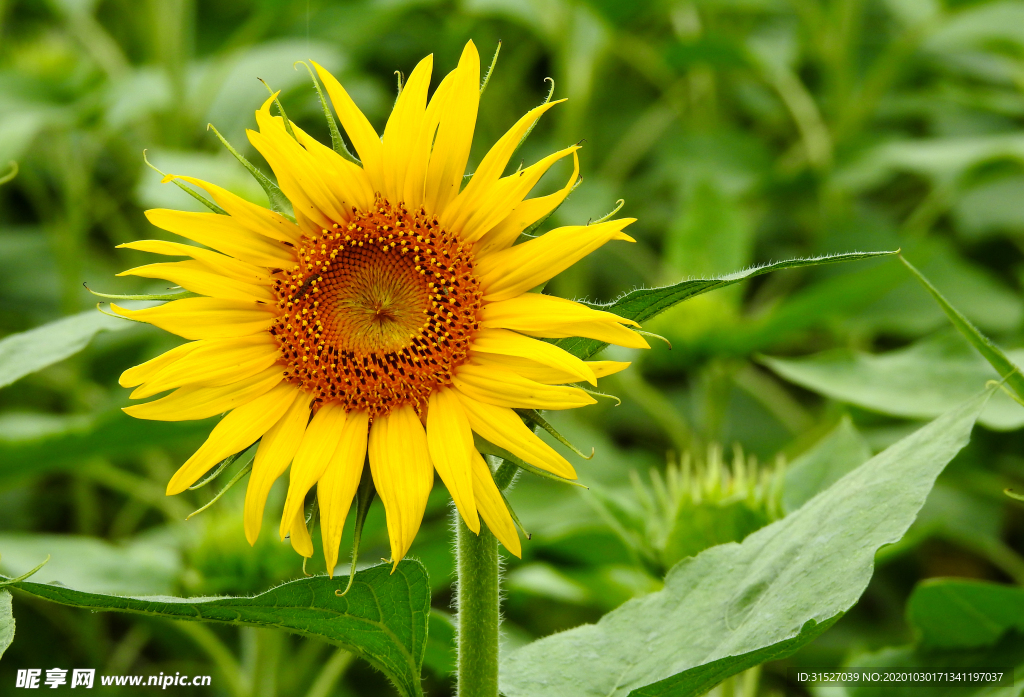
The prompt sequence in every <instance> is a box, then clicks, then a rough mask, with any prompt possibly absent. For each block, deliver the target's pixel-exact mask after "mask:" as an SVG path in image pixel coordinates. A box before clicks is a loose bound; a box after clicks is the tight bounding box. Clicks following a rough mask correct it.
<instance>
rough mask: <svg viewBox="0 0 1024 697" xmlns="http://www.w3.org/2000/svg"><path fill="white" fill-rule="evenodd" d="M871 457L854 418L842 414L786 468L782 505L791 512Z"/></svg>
mask: <svg viewBox="0 0 1024 697" xmlns="http://www.w3.org/2000/svg"><path fill="white" fill-rule="evenodd" d="M870 457H871V448H870V447H869V446H868V444H867V441H865V440H864V436H862V435H861V434H860V432H859V431H858V430H857V427H856V426H854V425H853V420H852V419H850V417H849V416H844V417H843V418H842V419H841V420H840V421H839V424H838V425H837V426H836V427H835V428H834V429H832V431H831V432H830V433H829V434H828V435H826V436H825V437H824V438H822V439H821V440H820V441H819V442H817V443H815V445H814V447H812V448H811V449H810V450H808V451H807V452H805V453H803V454H802V455H801V456H800V457H798V458H796V459H795V460H793V462H791V463H790V465H789V467H787V468H786V476H785V479H784V480H783V486H782V507H783V509H784V510H785V511H786V512H787V513H792V512H793V511H795V510H796V509H798V508H800V506H802V505H804V504H805V503H807V502H808V501H810V500H811V499H812V498H814V496H815V495H816V494H818V493H820V492H822V491H825V489H827V488H829V487H830V486H832V485H833V484H835V483H836V482H837V481H839V479H841V478H842V477H843V476H844V475H846V474H847V473H848V472H850V471H852V470H854V469H856V468H857V467H858V466H860V465H861V464H863V463H864V462H866V461H867V460H868V459H869V458H870Z"/></svg>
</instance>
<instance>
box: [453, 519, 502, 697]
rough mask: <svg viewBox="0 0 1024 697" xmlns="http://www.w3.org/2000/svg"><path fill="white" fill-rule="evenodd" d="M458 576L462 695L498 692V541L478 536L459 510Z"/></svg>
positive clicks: (492, 696)
mask: <svg viewBox="0 0 1024 697" xmlns="http://www.w3.org/2000/svg"><path fill="white" fill-rule="evenodd" d="M455 516H456V517H457V518H458V524H457V527H456V533H455V547H456V561H457V576H458V608H459V609H458V618H457V620H458V631H459V668H458V674H459V675H458V697H497V695H498V602H499V600H498V540H497V539H495V537H494V535H492V534H491V531H490V530H488V529H487V526H485V525H481V526H480V534H479V535H474V534H473V532H472V531H471V530H470V529H469V528H467V527H466V524H465V523H464V522H463V521H462V518H461V517H460V516H459V515H458V513H455Z"/></svg>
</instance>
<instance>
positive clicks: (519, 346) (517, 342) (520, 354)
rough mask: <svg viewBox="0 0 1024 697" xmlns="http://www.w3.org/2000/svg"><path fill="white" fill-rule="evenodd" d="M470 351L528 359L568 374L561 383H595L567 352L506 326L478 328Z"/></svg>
mask: <svg viewBox="0 0 1024 697" xmlns="http://www.w3.org/2000/svg"><path fill="white" fill-rule="evenodd" d="M472 352H473V355H474V356H480V354H486V355H487V356H509V357H516V358H523V359H528V360H529V361H530V362H531V363H539V364H541V365H544V366H547V367H549V368H551V369H552V370H554V371H557V372H558V373H559V374H565V375H568V376H570V379H568V380H563V381H562V382H579V381H580V380H586V381H587V382H589V383H590V384H591V385H596V384H597V377H596V376H595V375H594V371H593V370H591V369H590V368H589V367H588V366H587V364H586V363H585V362H583V361H581V360H580V359H579V358H576V356H574V355H572V354H571V353H569V352H568V351H566V350H564V349H561V348H559V347H557V346H555V345H553V344H550V343H548V342H546V341H539V340H537V339H533V338H531V337H528V336H523V335H522V334H517V333H515V332H512V331H509V330H507V329H481V330H480V331H479V332H477V334H476V336H474V337H473V345H472ZM531 379H536V378H531ZM553 384H557V383H553Z"/></svg>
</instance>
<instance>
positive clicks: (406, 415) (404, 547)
mask: <svg viewBox="0 0 1024 697" xmlns="http://www.w3.org/2000/svg"><path fill="white" fill-rule="evenodd" d="M369 455H370V472H371V474H372V475H373V483H374V485H375V486H376V487H377V493H378V494H380V500H381V501H382V502H383V503H384V510H385V512H386V514H387V523H388V537H389V538H390V540H391V559H392V560H393V561H394V564H395V567H397V566H398V562H400V561H401V560H402V558H403V557H404V556H405V553H406V552H407V551H409V546H410V545H411V544H412V541H413V538H415V537H416V533H417V532H418V531H419V529H420V522H421V521H422V520H423V512H424V511H425V510H426V508H427V497H428V496H429V495H430V489H431V487H432V486H433V484H434V468H433V467H432V466H431V464H430V455H429V450H428V446H427V435H426V433H424V431H423V424H421V423H420V420H419V417H417V416H416V412H415V410H414V409H413V408H412V406H410V405H408V404H406V405H403V406H402V407H399V408H398V409H395V410H393V411H392V412H391V413H390V414H388V415H387V416H379V417H377V418H376V419H374V420H373V425H372V426H370V442H369Z"/></svg>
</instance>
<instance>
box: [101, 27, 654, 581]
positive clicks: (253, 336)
mask: <svg viewBox="0 0 1024 697" xmlns="http://www.w3.org/2000/svg"><path fill="white" fill-rule="evenodd" d="M314 66H315V67H316V70H317V72H318V74H319V76H320V79H321V81H322V82H323V84H324V86H325V87H326V89H327V93H328V95H329V96H330V100H331V102H332V103H333V106H334V110H335V112H336V114H337V116H338V119H339V120H340V122H341V125H342V127H343V129H344V131H345V133H346V134H347V136H348V138H349V140H350V141H351V143H352V145H353V146H354V148H355V150H356V153H357V154H358V157H359V160H358V161H357V160H355V159H354V158H352V159H348V158H346V157H344V156H343V155H342V154H339V153H338V152H335V150H333V149H332V148H329V147H327V146H325V145H323V144H321V143H320V142H318V141H317V140H315V139H314V138H312V137H310V136H309V135H308V134H306V133H305V132H303V131H302V130H301V129H300V128H298V127H297V126H296V125H295V124H293V123H291V122H289V121H287V120H286V118H283V117H282V116H273V115H271V113H270V106H271V104H272V103H274V102H275V99H276V95H275V96H273V97H271V98H270V99H268V100H267V101H266V103H264V104H263V106H262V108H261V109H260V110H259V111H257V112H256V123H257V125H258V128H259V130H258V131H251V130H250V131H248V136H249V140H250V142H251V143H252V145H253V146H254V147H255V149H256V150H257V151H259V152H260V153H261V154H262V155H263V157H264V158H265V159H266V161H267V162H268V164H269V165H270V167H271V168H272V169H273V171H274V174H275V175H276V177H277V182H278V186H279V187H280V190H281V191H282V192H283V194H284V195H285V196H286V197H287V198H288V200H289V201H290V202H291V204H292V207H293V210H294V221H293V220H292V219H291V218H290V216H286V215H282V214H280V213H277V212H274V211H272V210H269V209H267V208H263V207H262V206H258V205H255V204H253V203H250V202H247V201H245V200H243V199H241V198H239V197H238V196H236V195H234V194H232V193H230V192H228V191H226V190H224V189H222V188H220V187H218V186H215V185H214V184H210V183H207V182H204V181H200V180H197V179H193V178H191V177H180V179H181V180H184V181H187V182H189V183H191V184H193V185H195V186H198V187H200V188H202V189H203V190H205V191H206V192H207V193H208V194H209V196H210V197H211V198H212V199H213V200H214V201H215V202H216V205H217V206H219V207H220V208H221V209H222V211H223V213H224V214H221V213H219V212H216V213H194V212H182V211H173V210H150V211H147V213H146V216H147V218H148V219H149V221H150V222H151V223H153V224H154V225H155V226H156V227H158V228H161V229H163V230H167V231H169V232H172V233H174V234H176V235H180V236H181V237H184V238H186V239H188V240H191V241H192V242H194V243H197V244H198V245H201V246H196V245H189V244H182V243H176V242H167V241H158V240H145V241H138V242H131V243H128V244H124V245H121V246H122V247H126V248H129V249H135V250H140V251H144V252H151V253H155V254H161V255H167V256H180V257H188V259H187V260H185V261H174V262H167V263H155V264H149V265H147V266H141V267H138V268H135V269H131V270H129V271H125V272H124V273H123V274H122V275H133V276H141V277H146V278H160V279H165V280H168V281H170V282H172V283H174V284H176V285H178V286H181V287H182V288H184V289H186V290H187V291H191V293H193V294H195V295H193V296H190V297H186V298H183V299H177V300H172V301H171V302H167V303H165V304H163V305H158V306H155V307H150V308H146V309H141V310H129V309H125V308H121V307H117V306H116V305H115V306H113V309H114V310H115V311H116V312H117V313H118V314H120V315H122V316H124V317H128V318H130V319H134V320H139V321H142V322H147V323H149V324H152V325H155V326H157V327H160V328H162V329H164V330H166V331H169V332H172V333H174V334H177V335H179V336H181V337H183V338H185V339H188V340H189V341H188V343H185V344H183V345H181V346H178V347H177V348H174V349H172V350H170V351H168V352H166V353H164V354H163V355H161V356H158V357H157V358H154V359H152V360H150V361H148V362H146V363H143V364H142V365H139V366H136V367H134V368H131V369H129V370H127V371H125V373H124V374H123V375H122V376H121V385H123V386H125V387H133V388H135V390H134V391H133V392H132V394H131V396H132V398H145V397H151V396H154V395H157V394H158V393H161V392H166V391H168V390H173V391H172V392H170V393H169V394H167V395H166V396H163V397H161V398H159V399H156V400H155V401H151V402H148V403H145V404H137V405H133V406H130V407H127V408H125V412H127V413H128V414H130V415H131V416H134V417H137V418H141V419H155V420H164V421H179V420H186V419H203V418H207V417H211V416H214V415H217V414H223V413H225V412H227V414H226V415H225V416H224V418H223V419H222V420H221V421H220V422H219V423H218V424H217V426H216V427H215V428H214V429H213V431H212V432H211V434H210V436H209V438H208V439H207V440H206V442H205V443H204V444H203V445H202V446H201V447H200V448H199V450H197V451H196V452H195V454H193V455H192V456H191V457H190V458H189V459H188V461H186V462H185V464H183V465H182V466H181V468H180V469H179V470H178V471H177V472H176V473H175V474H174V476H173V477H172V478H171V480H170V482H169V483H168V485H167V494H168V495H171V494H177V493H180V492H182V491H184V490H185V489H187V488H188V487H189V486H191V485H193V484H194V483H195V482H196V481H197V480H198V479H199V478H200V477H202V476H203V475H204V474H205V473H206V472H207V471H209V470H210V469H211V468H212V467H213V466H214V465H216V464H218V463H219V462H221V461H222V460H224V459H225V458H227V457H229V456H231V455H233V454H235V453H239V452H241V451H243V450H245V449H247V448H249V447H250V446H251V445H253V444H254V443H256V442H257V441H258V442H259V444H258V448H257V450H256V455H255V459H254V462H253V466H252V471H251V474H250V479H249V483H248V489H247V492H246V499H245V513H244V524H245V534H246V537H247V539H248V540H249V542H250V544H254V543H255V541H256V538H257V536H258V534H259V531H260V526H261V521H262V519H263V510H264V507H265V505H266V500H267V495H268V493H269V490H270V488H271V485H272V484H273V483H274V481H275V480H276V479H277V478H278V477H280V476H281V475H282V474H284V472H285V470H287V469H288V468H289V465H291V469H290V473H289V483H288V494H287V498H286V501H285V504H284V511H283V515H282V518H281V525H280V534H281V537H282V539H283V538H285V537H286V536H289V535H290V537H291V542H292V545H293V546H294V547H295V549H296V550H297V551H298V552H299V553H300V554H302V555H303V556H305V557H309V556H312V554H313V544H312V541H311V539H310V536H309V532H308V531H307V528H306V524H305V511H304V501H305V498H306V496H307V494H308V493H309V491H310V490H311V489H312V488H313V486H314V485H315V486H316V497H317V500H318V503H319V510H320V525H321V532H322V538H323V548H324V556H325V558H326V562H327V568H328V569H329V570H330V572H331V573H332V574H333V571H334V567H335V565H336V563H337V559H338V546H339V543H340V539H341V534H342V528H343V526H344V523H345V518H346V516H347V514H348V512H349V508H350V506H351V504H352V501H353V498H354V495H355V492H356V489H357V486H358V484H359V481H360V478H361V476H362V472H363V468H364V463H365V462H366V461H367V460H368V461H369V468H370V473H371V475H372V477H373V483H374V485H375V487H376V491H377V493H378V494H379V495H380V498H381V500H382V502H383V504H384V508H385V512H386V516H387V528H388V536H389V539H390V543H391V555H392V559H393V560H394V561H395V563H396V564H397V562H398V561H399V560H400V559H402V558H403V557H404V556H405V554H406V552H407V551H408V549H409V546H410V545H411V543H412V540H413V538H414V537H415V535H416V533H417V531H418V529H419V526H420V522H421V520H422V517H423V513H424V509H425V507H426V503H427V496H428V495H429V493H430V490H431V488H432V486H433V481H434V472H435V471H436V472H437V473H438V475H440V477H441V480H442V481H443V482H444V484H445V486H446V487H447V488H448V491H449V492H450V493H451V496H452V499H453V500H454V502H455V505H456V507H457V509H458V511H459V513H460V514H461V516H462V519H463V520H464V521H465V524H466V526H467V527H468V528H469V529H470V530H472V531H473V532H475V533H479V530H480V518H482V519H483V521H484V522H485V523H486V524H487V526H488V528H489V529H490V530H491V531H492V532H493V533H494V535H495V536H496V537H497V538H498V540H499V541H501V543H502V544H503V545H504V546H505V547H506V548H507V549H508V550H509V551H510V552H512V553H514V554H516V555H517V556H518V555H520V554H521V547H520V542H519V538H518V535H517V533H516V530H515V527H514V525H513V519H512V517H511V515H510V513H509V511H508V509H507V508H506V504H505V502H504V500H503V498H502V496H501V493H500V492H499V490H498V488H497V487H496V486H495V484H494V481H493V479H492V474H491V471H490V469H489V467H488V465H487V464H486V462H485V461H484V458H483V457H482V456H481V454H480V452H479V451H478V450H477V447H476V446H475V444H474V433H475V434H476V435H477V436H478V437H480V438H482V439H485V440H486V441H489V442H490V443H492V444H494V445H496V446H498V447H500V448H503V449H504V450H506V451H507V452H509V453H511V454H513V455H515V456H516V457H518V458H521V459H522V460H523V461H525V462H527V463H530V464H532V465H534V466H536V467H538V468H541V469H543V470H546V471H548V472H551V473H553V474H556V475H558V476H561V477H565V478H571V479H574V478H575V477H576V472H575V471H574V470H573V468H572V466H571V465H570V464H569V463H568V462H567V461H566V460H565V458H563V457H562V456H561V455H559V454H558V453H557V452H555V451H554V450H553V449H552V448H551V447H549V446H548V445H547V444H546V443H544V442H543V441H542V440H541V439H540V438H538V437H537V435H536V434H535V433H534V432H533V430H531V429H530V428H528V427H527V426H526V425H525V424H524V423H523V421H522V419H521V418H520V417H519V416H518V415H517V413H516V412H515V411H514V409H516V408H520V409H522V408H528V409H571V408H575V407H582V406H584V405H587V404H591V403H593V402H594V399H593V398H592V397H591V396H590V394H588V392H587V391H586V390H584V389H580V388H579V387H575V386H572V383H581V382H588V383H591V384H595V383H596V379H597V378H598V377H601V376H602V375H607V374H610V373H612V372H615V371H617V370H621V369H622V368H624V367H625V366H626V365H628V364H626V363H616V362H609V361H594V362H585V361H582V360H580V359H578V358H576V357H574V356H572V355H571V354H569V353H567V352H566V351H564V350H562V349H561V348H558V347H556V346H555V345H554V344H552V343H550V342H546V341H542V340H541V339H553V338H562V337H570V336H580V337H588V338H592V339H598V340H601V341H604V342H608V343H612V344H617V345H620V346H627V347H636V348H646V347H647V343H646V342H645V340H644V339H643V337H642V336H641V335H640V334H639V333H637V332H635V331H633V330H632V329H630V328H629V327H630V326H636V325H635V323H634V322H631V321H629V320H627V319H623V318H621V317H618V316H616V315H614V314H611V313H608V312H602V311H598V310H594V309H592V308H589V307H586V306H584V305H581V304H579V303H575V302H572V301H569V300H565V299H562V298H557V297H553V296H550V295H542V294H540V293H537V292H530V291H531V289H536V288H537V287H538V286H540V285H542V284H543V283H545V282H546V281H547V280H548V279H550V278H551V277H552V276H554V275H555V274H557V273H559V272H560V271H563V270H564V269H566V268H567V267H569V266H571V265H572V264H573V263H575V262H576V261H577V260H579V259H580V258H582V257H583V256H585V255H587V254H589V253H590V252H591V251H593V250H595V249H597V248H598V247H600V246H601V245H603V244H604V243H606V242H608V241H610V240H627V241H632V239H631V238H630V237H629V236H627V235H626V234H624V233H623V232H622V229H623V228H625V227H626V226H627V225H628V224H630V223H631V222H633V220H632V219H628V218H627V219H621V220H613V221H608V222H601V223H597V224H593V225H583V226H571V227H562V228H558V229H555V230H551V231H550V232H548V233H546V234H544V235H542V236H540V237H536V238H533V239H528V240H527V241H523V242H521V243H519V244H516V243H517V242H519V240H520V236H521V233H522V232H523V231H524V230H525V229H527V228H528V227H530V226H532V225H534V224H535V223H537V222H538V221H541V220H543V219H544V218H546V217H547V216H548V215H549V214H550V213H551V212H552V211H553V210H554V209H555V208H556V207H557V206H558V205H559V204H560V203H561V202H562V201H563V200H564V199H565V197H566V196H567V195H568V194H569V192H570V190H571V189H572V188H573V186H574V185H575V184H576V180H577V177H578V175H579V159H578V157H577V152H576V151H577V149H578V146H576V145H574V146H571V147H568V148H565V149H564V150H560V151H559V152H556V153H554V154H552V155H549V156H548V157H545V158H544V159H542V160H540V161H539V162H537V163H536V164H534V165H532V166H530V167H527V168H525V169H519V170H518V171H516V172H513V173H512V174H509V175H507V176H502V175H503V173H504V170H505V168H506V166H507V165H508V162H509V159H510V158H511V156H512V154H513V153H514V152H515V150H516V149H517V147H518V146H519V144H520V142H521V141H522V139H523V138H524V137H525V136H526V134H527V133H528V132H529V131H530V130H531V128H532V127H533V125H534V124H535V123H536V121H537V120H538V119H539V118H540V116H541V115H542V114H543V113H544V112H546V111H547V110H548V109H550V108H551V107H553V106H554V105H555V104H557V103H558V102H550V101H549V102H546V103H544V104H542V105H541V106H539V107H537V108H535V109H533V110H532V111H530V112H529V113H527V114H526V115H525V116H523V117H522V118H521V119H519V121H518V122H516V124H515V125H514V126H512V128H511V129H509V131H508V132H507V133H505V135H504V136H502V138H501V139H500V140H499V141H498V142H497V143H496V144H495V145H494V146H493V147H492V148H491V149H490V150H489V151H488V152H487V154H486V155H485V156H484V158H483V160H482V161H481V162H480V164H479V166H478V167H477V168H476V171H475V172H474V173H473V174H472V176H471V177H470V178H468V181H466V183H465V186H463V182H464V173H465V170H466V164H467V161H468V159H469V152H470V144H471V141H472V137H473V129H474V125H475V122H476V116H477V107H478V104H479V100H480V60H479V56H478V54H477V50H476V47H475V46H474V45H473V43H472V42H470V43H468V44H467V45H466V47H465V50H464V51H463V53H462V56H461V59H460V61H459V64H458V66H457V67H456V69H455V70H453V71H452V72H451V73H449V74H448V75H447V76H446V77H445V78H444V79H443V80H442V81H441V83H440V84H439V85H438V87H437V89H436V90H435V91H434V93H433V95H432V96H431V97H430V99H429V101H428V99H427V92H428V86H429V83H430V75H431V68H432V57H431V56H427V57H426V58H425V59H423V60H422V61H421V62H420V63H419V64H418V65H417V66H416V69H415V70H414V71H413V72H412V74H411V75H410V76H409V79H408V81H407V82H406V84H405V85H404V87H403V88H402V90H401V92H400V95H399V97H398V99H397V101H396V102H395V105H394V109H393V111H392V113H391V116H390V117H389V119H388V122H387V125H386V126H385V128H384V133H383V135H380V136H379V135H378V134H377V132H376V131H375V130H374V128H373V126H372V125H371V124H370V122H369V121H368V120H367V118H366V117H365V116H364V115H363V114H362V112H361V111H360V110H359V109H358V108H357V107H356V105H355V103H354V102H353V101H352V99H351V97H349V95H348V93H347V92H346V91H345V89H344V88H343V87H342V86H341V84H340V83H339V82H338V81H337V80H336V79H335V78H334V77H333V76H332V75H331V74H330V73H328V72H327V71H326V70H324V69H323V68H322V67H321V66H319V65H316V64H315V63H314ZM569 156H571V157H572V158H573V162H574V169H573V173H572V176H571V177H570V179H569V181H568V183H567V184H566V185H565V186H564V187H563V188H561V189H560V190H559V191H557V192H555V193H553V194H550V195H547V196H541V197H536V198H531V199H527V198H526V196H527V195H528V194H529V193H530V191H531V190H532V189H533V188H534V186H535V185H536V184H537V182H538V180H539V179H540V178H541V176H542V175H543V174H544V173H545V172H546V171H547V170H548V169H549V168H550V167H551V166H552V165H553V164H554V163H556V162H558V161H559V160H561V159H563V158H566V157H569ZM168 178H172V177H168Z"/></svg>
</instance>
